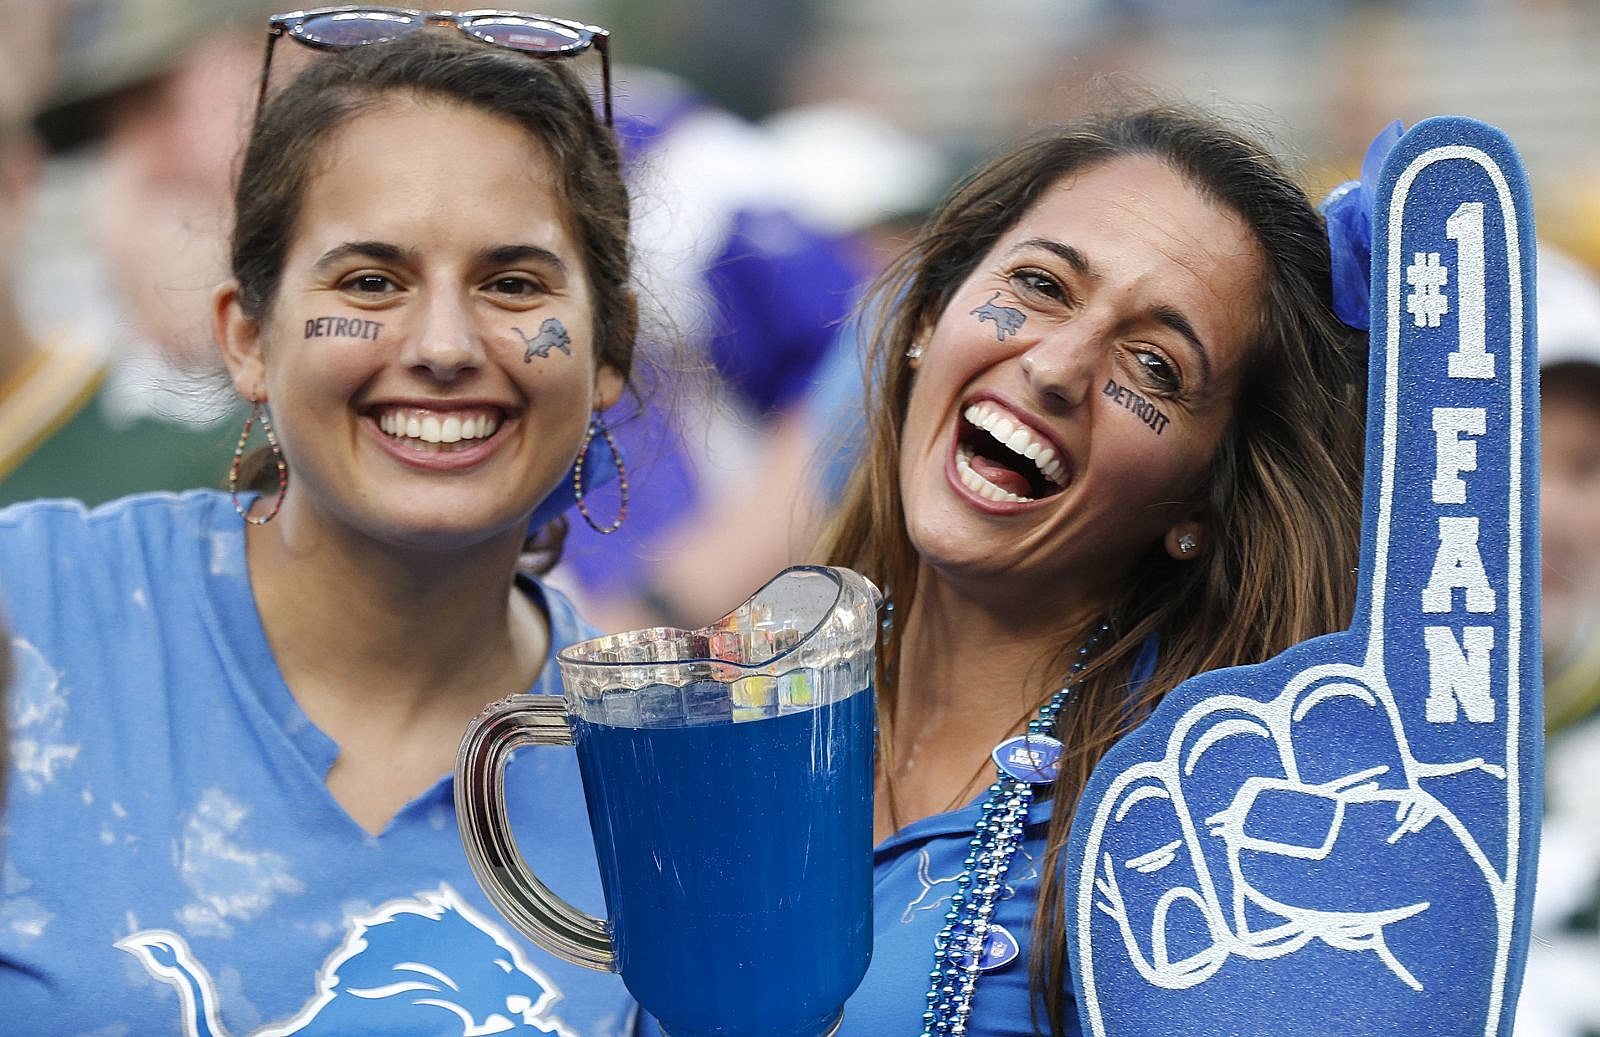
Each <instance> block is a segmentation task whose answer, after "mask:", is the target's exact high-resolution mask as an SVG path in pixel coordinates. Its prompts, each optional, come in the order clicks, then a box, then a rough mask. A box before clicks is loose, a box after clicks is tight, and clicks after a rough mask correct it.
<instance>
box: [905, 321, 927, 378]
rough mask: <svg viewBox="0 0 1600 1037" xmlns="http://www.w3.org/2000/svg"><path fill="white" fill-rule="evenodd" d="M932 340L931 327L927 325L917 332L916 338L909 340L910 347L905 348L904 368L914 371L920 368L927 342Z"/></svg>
mask: <svg viewBox="0 0 1600 1037" xmlns="http://www.w3.org/2000/svg"><path fill="white" fill-rule="evenodd" d="M931 338H933V327H932V325H929V326H928V327H925V328H923V329H922V330H921V331H919V332H917V337H916V338H914V339H912V340H911V345H909V346H907V347H906V366H907V367H909V368H911V370H913V371H915V370H916V369H917V368H919V367H921V366H922V354H923V353H924V352H925V351H926V350H927V348H928V340H929V339H931Z"/></svg>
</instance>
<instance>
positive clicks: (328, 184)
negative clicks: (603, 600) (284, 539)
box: [218, 95, 622, 547]
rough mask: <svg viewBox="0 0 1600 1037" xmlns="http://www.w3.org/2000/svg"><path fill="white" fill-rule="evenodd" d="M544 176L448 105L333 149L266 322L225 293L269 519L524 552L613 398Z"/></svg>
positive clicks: (536, 164)
mask: <svg viewBox="0 0 1600 1037" xmlns="http://www.w3.org/2000/svg"><path fill="white" fill-rule="evenodd" d="M556 182H557V180H556V175H555V170H554V168H553V166H552V164H551V161H550V159H549V157H548V155H547V154H546V152H545V150H544V149H543V148H541V147H540V146H539V144H538V142H537V141H535V140H534V139H533V138H531V137H530V136H529V135H528V133H527V132H525V131H524V130H523V129H521V128H520V127H518V126H517V125H516V124H514V123H511V122H509V121H507V120H504V119H501V118H499V117H496V116H493V115H489V114H485V113H483V112H480V111H477V110H474V109H470V108H466V107H464V106H461V105H458V104H452V103H447V102H443V101H426V100H425V101H418V100H415V99H412V98H409V97H405V96H398V95H397V96H396V97H395V98H393V99H392V100H389V101H387V102H385V103H383V104H382V105H380V106H378V107H377V108H375V109H370V110H368V111H366V112H365V113H363V114H360V115H357V116H356V117H354V118H353V119H351V120H350V121H349V122H348V123H346V124H345V125H344V126H342V127H341V128H339V129H337V130H335V131H333V132H332V134H331V135H330V136H329V137H328V138H327V140H326V141H325V142H324V143H323V146H322V154H321V156H320V161H319V164H318V166H317V171H316V172H315V173H314V174H313V175H312V177H311V178H310V180H309V182H308V184H307V186H306V190H305V194H304V198H303V207H302V209H301V212H300V216H299V220H298V223H297V225H296V232H295V235H294V238H293V240H292V242H291V244H290V247H289V249H288V253H287V255H286V257H285V261H284V266H283V275H282V280H281V282H280V285H279V288H278V292H277V297H276V299H275V300H273V301H272V304H271V306H270V308H269V309H268V311H267V313H266V315H265V316H264V318H263V319H262V320H261V322H260V323H259V324H258V323H257V322H255V321H252V320H250V319H249V318H247V317H245V316H244V314H243V311H242V310H241V308H240V306H239V303H238V298H237V296H236V295H235V294H234V292H233V291H232V290H231V289H224V291H223V292H222V293H221V294H220V295H219V298H218V336H219V339H221V340H222V341H223V342H224V345H225V353H226V354H227V355H228V359H229V365H230V368H231V370H232V373H233V378H234V383H235V385H236V386H237V387H238V389H239V391H240V393H241V394H243V395H245V396H246V397H248V398H254V399H261V398H264V399H265V400H266V402H267V403H268V404H269V406H270V407H271V409H272V414H273V418H274V421H275V424H276V425H277V429H278V437H279V440H280V442H281V443H282V446H283V451H284V455H285V457H286V459H287V460H288V462H289V467H290V471H291V473H292V479H293V485H292V488H291V490H290V492H289V494H288V496H287V498H286V500H285V503H284V509H283V514H282V515H281V516H280V518H279V520H278V521H279V522H284V523H286V524H288V525H289V526H291V527H293V526H295V525H296V524H297V523H304V522H308V521H309V522H312V523H317V524H321V525H324V526H326V527H328V528H333V529H342V530H345V531H353V532H355V533H356V534H358V535H360V536H364V537H368V538H371V539H374V540H378V541H383V542H389V543H394V544H404V545H409V546H427V547H449V546H458V545H462V544H470V543H476V542H480V541H483V540H485V539H488V538H491V537H496V536H500V535H504V536H506V537H511V536H517V537H520V533H521V529H522V526H523V524H524V523H525V522H526V520H527V515H528V513H529V512H530V511H531V510H532V508H533V507H534V506H535V505H536V504H537V503H538V502H539V501H540V500H541V499H542V498H543V497H544V496H545V495H546V494H547V493H548V492H549V491H550V490H551V489H552V488H553V487H554V486H555V485H556V483H557V482H558V481H559V480H560V479H561V478H562V476H563V475H564V474H565V472H566V470H567V468H568V466H569V465H570V464H571V463H572V459H573V456H574V454H575V453H576V451H577V447H578V444H579V441H580V439H581V437H582V435H583V430H584V428H585V426H586V424H587V422H588V420H589V417H590V412H591V411H592V410H593V409H595V408H603V407H605V406H609V405H610V404H611V403H613V402H615V400H616V398H617V396H618V395H619V393H620V391H621V381H622V379H621V376H620V375H619V374H618V373H617V372H616V371H615V370H614V369H612V368H611V367H609V366H605V365H599V366H598V368H597V365H596V362H595V358H594V341H593V339H594V336H593V317H592V305H593V303H592V299H591V295H590V287H589V284H588V282H587V279H586V276H585V273H584V270H585V267H584V262H583V255H582V253H581V251H580V249H579V246H578V245H577V243H576V241H575V239H574V237H573V235H572V232H571V229H570V226H569V224H568V221H567V219H566V208H565V206H564V205H563V203H562V200H561V198H560V196H559V194H558V191H557V189H556V187H555V184H556Z"/></svg>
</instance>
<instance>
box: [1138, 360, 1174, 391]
mask: <svg viewBox="0 0 1600 1037" xmlns="http://www.w3.org/2000/svg"><path fill="white" fill-rule="evenodd" d="M1133 358H1134V360H1135V361H1136V362H1137V363H1138V364H1139V372H1140V374H1142V375H1144V378H1145V381H1146V382H1147V383H1148V384H1150V385H1152V386H1154V387H1155V388H1156V389H1159V390H1160V391H1162V392H1177V391H1178V389H1179V387H1180V385H1181V381H1180V379H1179V378H1178V371H1177V368H1175V367H1173V366H1172V364H1170V363H1169V362H1168V361H1167V358H1166V357H1164V356H1162V355H1161V354H1160V353H1152V352H1150V351H1148V350H1138V351H1136V352H1135V353H1134V354H1133Z"/></svg>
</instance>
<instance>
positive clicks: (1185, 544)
mask: <svg viewBox="0 0 1600 1037" xmlns="http://www.w3.org/2000/svg"><path fill="white" fill-rule="evenodd" d="M1198 546H1200V545H1198V544H1196V543H1195V540H1194V534H1193V533H1184V534H1183V535H1181V536H1180V537H1178V550H1179V551H1181V552H1182V553H1184V554H1193V553H1194V549H1195V548H1196V547H1198Z"/></svg>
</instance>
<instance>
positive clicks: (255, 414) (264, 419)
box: [228, 400, 289, 526]
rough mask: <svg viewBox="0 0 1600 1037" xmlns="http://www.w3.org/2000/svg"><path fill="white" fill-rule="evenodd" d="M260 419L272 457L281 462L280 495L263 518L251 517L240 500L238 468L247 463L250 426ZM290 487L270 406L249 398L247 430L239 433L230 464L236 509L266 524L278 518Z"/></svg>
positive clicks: (258, 523)
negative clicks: (268, 410) (245, 447)
mask: <svg viewBox="0 0 1600 1037" xmlns="http://www.w3.org/2000/svg"><path fill="white" fill-rule="evenodd" d="M257 419H260V421H261V433H262V435H264V436H266V437H267V446H268V447H269V448H270V449H271V450H272V459H273V460H274V461H275V462H277V465H278V496H277V499H275V500H274V501H273V502H272V510H271V511H269V512H267V513H266V515H265V516H264V517H262V518H252V517H251V515H250V509H249V508H247V507H245V506H244V505H242V504H240V503H239V469H240V467H241V466H242V465H243V464H244V445H245V443H246V441H248V440H249V439H250V427H251V426H252V425H254V424H255V422H256V420H257ZM288 490H289V466H288V465H287V464H286V463H284V460H283V450H282V449H280V448H279V446H278V435H277V433H275V432H273V431H272V417H271V416H270V415H269V414H268V413H267V405H266V404H265V403H264V402H262V401H261V400H251V401H250V413H249V414H247V415H245V419H244V429H243V430H242V431H241V432H240V433H239V442H238V444H237V445H235V446H234V448H233V463H232V464H231V465H229V466H228V493H229V494H230V495H231V496H232V497H233V510H234V511H237V512H238V513H239V517H240V518H242V519H244V520H245V521H246V522H248V523H250V524H251V525H252V526H264V525H266V524H267V523H268V522H271V521H272V520H273V519H275V518H277V517H278V509H279V508H281V507H283V495H284V494H285V493H287V492H288Z"/></svg>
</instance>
